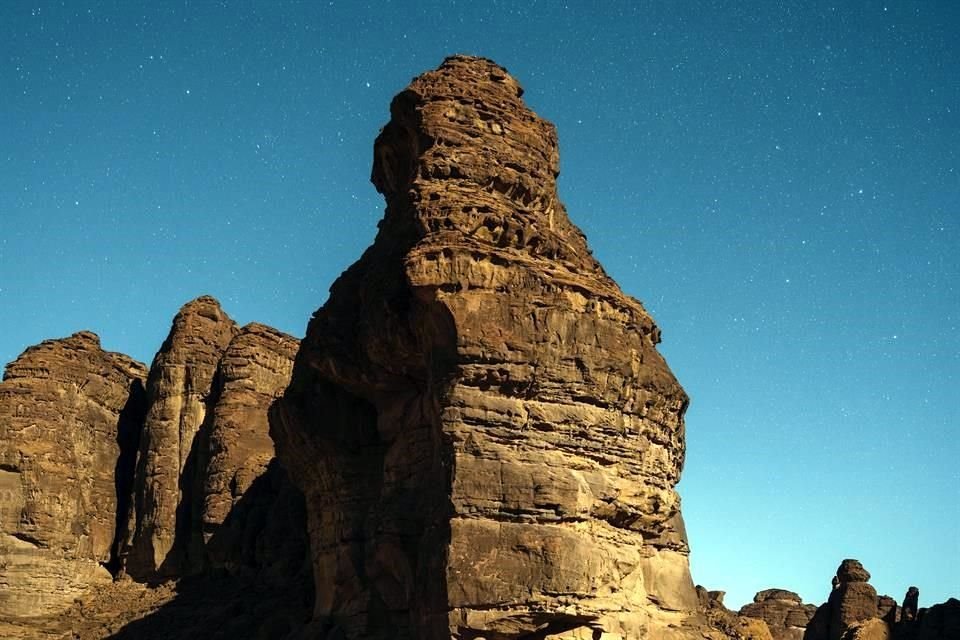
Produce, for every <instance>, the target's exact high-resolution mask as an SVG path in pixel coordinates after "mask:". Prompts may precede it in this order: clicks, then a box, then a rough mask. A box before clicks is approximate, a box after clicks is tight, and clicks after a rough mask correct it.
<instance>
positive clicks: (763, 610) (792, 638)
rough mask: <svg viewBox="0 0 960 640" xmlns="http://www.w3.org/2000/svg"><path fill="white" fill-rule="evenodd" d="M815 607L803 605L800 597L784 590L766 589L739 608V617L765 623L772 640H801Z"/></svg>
mask: <svg viewBox="0 0 960 640" xmlns="http://www.w3.org/2000/svg"><path fill="white" fill-rule="evenodd" d="M816 610H817V607H816V606H815V605H812V604H803V600H801V599H800V596H798V595H797V594H795V593H794V592H792V591H786V590H784V589H766V590H764V591H760V592H759V593H757V595H755V596H754V598H753V602H752V603H750V604H748V605H745V606H743V607H741V608H740V615H741V616H746V617H750V618H758V619H760V620H763V621H764V622H766V623H767V627H769V629H770V633H771V635H773V638H774V640H802V638H803V633H804V630H805V629H806V627H807V623H809V622H810V619H811V618H813V614H814V613H815V612H816Z"/></svg>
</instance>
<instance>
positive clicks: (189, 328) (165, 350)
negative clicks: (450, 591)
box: [121, 296, 237, 578]
mask: <svg viewBox="0 0 960 640" xmlns="http://www.w3.org/2000/svg"><path fill="white" fill-rule="evenodd" d="M236 332H237V327H236V324H235V323H234V322H233V320H231V319H230V318H229V317H227V315H226V314H225V313H224V312H223V310H222V309H221V308H220V305H219V303H217V301H216V300H214V299H213V298H211V297H209V296H203V297H200V298H197V299H196V300H194V301H192V302H189V303H187V304H186V305H184V306H183V308H182V309H180V312H179V313H178V314H177V316H176V317H175V318H174V320H173V326H172V328H171V329H170V334H169V335H168V336H167V340H166V341H165V342H164V343H163V346H162V347H161V348H160V351H159V352H158V353H157V355H156V357H155V358H154V360H153V365H152V366H151V367H150V376H149V378H148V381H147V402H148V411H147V417H146V420H145V422H144V429H143V436H142V438H141V440H140V450H139V455H138V460H137V474H136V480H135V488H134V489H135V500H134V504H135V507H136V523H135V528H134V530H133V535H132V539H130V540H128V541H124V543H123V544H122V545H121V548H122V551H121V554H122V556H123V562H124V567H125V569H126V571H127V573H129V574H130V575H132V576H134V577H137V578H149V577H152V576H155V575H165V576H173V575H178V574H179V573H180V572H181V570H182V569H183V568H184V563H185V561H186V552H187V547H188V545H189V543H190V540H191V538H192V531H193V529H194V528H195V527H194V525H192V524H191V514H192V512H193V507H192V501H193V500H195V499H196V498H197V497H198V496H199V490H200V487H197V486H196V476H197V470H196V468H195V467H194V466H193V465H194V464H195V463H196V462H195V461H196V444H197V440H196V435H197V432H198V431H199V430H200V427H201V425H202V424H203V422H204V419H205V418H206V415H207V412H208V410H209V409H210V408H211V407H209V406H208V401H209V399H210V395H211V388H212V384H213V377H214V373H215V372H216V370H217V365H218V363H219V361H220V358H221V356H222V355H223V352H224V350H225V349H226V348H227V345H228V344H229V343H230V341H231V340H232V339H233V336H234V335H235V334H236ZM175 542H176V543H177V548H176V549H175V548H174V545H175Z"/></svg>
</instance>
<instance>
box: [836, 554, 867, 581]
mask: <svg viewBox="0 0 960 640" xmlns="http://www.w3.org/2000/svg"><path fill="white" fill-rule="evenodd" d="M837 579H838V580H839V581H840V584H843V583H844V582H869V581H870V572H869V571H867V570H866V569H864V568H863V565H862V564H860V561H859V560H853V559H850V558H848V559H846V560H844V561H843V562H841V563H840V567H839V568H838V569H837Z"/></svg>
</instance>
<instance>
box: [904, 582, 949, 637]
mask: <svg viewBox="0 0 960 640" xmlns="http://www.w3.org/2000/svg"><path fill="white" fill-rule="evenodd" d="M918 592H919V590H918ZM918 595H919V593H918ZM917 617H918V622H917V623H916V627H917V629H916V636H915V637H916V640H957V639H958V638H960V600H957V599H956V598H950V599H948V600H947V601H946V602H942V603H940V604H935V605H933V606H932V607H930V608H929V609H921V610H920V611H918V616H917ZM898 640H899V639H898Z"/></svg>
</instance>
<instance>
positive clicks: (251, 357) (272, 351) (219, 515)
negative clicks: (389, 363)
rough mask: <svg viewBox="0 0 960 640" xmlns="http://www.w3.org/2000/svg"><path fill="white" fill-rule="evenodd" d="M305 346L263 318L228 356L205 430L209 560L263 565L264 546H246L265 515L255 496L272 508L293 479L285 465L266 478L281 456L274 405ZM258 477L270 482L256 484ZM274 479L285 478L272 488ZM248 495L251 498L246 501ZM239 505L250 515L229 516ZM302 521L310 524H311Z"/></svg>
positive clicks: (200, 508) (203, 517)
mask: <svg viewBox="0 0 960 640" xmlns="http://www.w3.org/2000/svg"><path fill="white" fill-rule="evenodd" d="M298 347H299V341H298V340H297V339H296V338H293V337H291V336H288V335H286V334H284V333H281V332H279V331H277V330H276V329H273V328H271V327H267V326H265V325H262V324H255V323H254V324H248V325H246V326H245V327H243V328H242V329H241V330H240V331H239V333H237V335H236V336H235V337H234V338H233V340H232V341H231V342H230V345H229V346H228V347H227V349H226V351H225V352H224V354H223V357H222V359H221V361H220V364H219V369H218V374H217V376H216V382H215V385H214V386H215V389H214V392H213V394H212V395H213V397H214V398H215V405H214V408H213V412H212V419H211V420H209V421H208V422H209V425H208V427H207V426H206V425H205V428H204V431H203V432H202V434H201V440H200V443H201V444H200V455H199V457H198V464H197V467H198V468H199V469H200V470H201V471H200V474H199V478H198V480H197V484H198V486H200V487H202V493H201V496H200V498H199V499H198V500H197V502H196V507H197V512H198V516H197V518H196V519H197V521H199V522H200V523H201V526H202V529H201V530H198V531H200V532H202V536H201V537H202V541H200V544H201V546H204V545H205V546H206V553H207V564H208V565H209V566H212V567H218V568H219V567H223V568H230V567H233V566H234V565H236V564H237V563H238V562H239V564H246V565H250V566H256V565H257V562H256V558H255V556H256V554H257V553H258V552H257V550H256V548H249V547H247V548H245V549H244V548H243V547H244V546H245V544H246V543H245V541H249V540H251V531H250V527H251V526H258V525H257V524H255V523H258V522H262V521H263V519H262V518H260V517H254V516H253V515H252V509H253V507H252V503H253V502H257V503H258V506H257V509H259V510H263V509H266V510H270V509H271V508H273V507H274V504H273V503H274V501H275V499H276V496H277V494H279V493H280V492H281V491H282V490H283V486H285V483H286V481H285V474H283V472H282V470H280V469H277V470H276V473H277V474H279V475H278V478H277V479H276V480H270V479H266V478H264V475H265V474H266V472H267V467H268V465H269V464H270V462H271V461H272V460H273V459H274V451H273V440H271V439H270V433H269V425H268V422H267V410H268V409H269V407H270V404H271V403H272V402H273V401H274V399H275V398H277V397H278V396H279V395H280V394H281V392H282V391H283V389H285V388H286V386H287V385H288V384H289V382H290V373H291V370H292V369H293V358H294V356H295V355H296V352H297V348H298ZM281 478H283V479H281ZM256 482H260V483H261V484H264V485H265V486H264V487H263V488H262V489H260V488H257V490H254V491H251V488H252V487H253V485H254V483H256ZM274 483H279V484H277V485H276V486H269V488H268V485H272V484H274ZM291 488H292V487H291ZM258 492H259V493H258ZM263 492H266V495H269V496H271V497H270V498H269V499H266V500H264V496H263V495H259V494H260V493H263ZM243 500H246V502H247V504H244V505H240V502H241V501H243ZM235 509H241V510H243V511H244V513H245V514H246V516H240V515H239V513H234V514H232V517H230V518H229V521H227V520H228V516H231V512H232V511H234V510H235ZM301 525H302V526H303V527H304V528H305V523H301ZM286 537H287V538H295V537H296V532H287V533H286ZM275 542H276V543H277V544H280V543H281V542H282V541H280V540H276V541H275ZM238 545H239V546H238ZM263 551H264V552H266V553H270V552H275V551H276V549H275V548H274V549H264V550H263ZM243 559H246V561H245V562H244V561H243Z"/></svg>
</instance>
